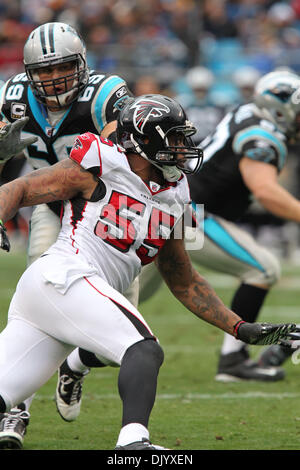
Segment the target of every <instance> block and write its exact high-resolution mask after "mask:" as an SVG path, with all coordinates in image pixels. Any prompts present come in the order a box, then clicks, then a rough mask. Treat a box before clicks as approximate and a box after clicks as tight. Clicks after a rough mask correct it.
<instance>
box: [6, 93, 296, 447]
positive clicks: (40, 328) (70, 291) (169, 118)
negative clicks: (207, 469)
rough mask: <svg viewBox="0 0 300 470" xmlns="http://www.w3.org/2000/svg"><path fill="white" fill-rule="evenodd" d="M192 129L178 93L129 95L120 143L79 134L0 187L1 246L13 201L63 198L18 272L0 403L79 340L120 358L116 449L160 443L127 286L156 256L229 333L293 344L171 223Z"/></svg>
mask: <svg viewBox="0 0 300 470" xmlns="http://www.w3.org/2000/svg"><path fill="white" fill-rule="evenodd" d="M195 132H196V129H195V128H194V127H193V126H192V125H191V123H190V122H189V121H187V119H186V115H185V112H184V111H183V109H182V108H181V106H180V105H179V104H178V103H177V102H176V101H174V100H173V99H171V98H168V97H165V96H162V95H145V96H141V97H138V98H135V99H129V100H128V101H127V103H126V104H125V106H124V108H123V110H121V112H120V115H119V118H118V126H117V135H118V142H119V143H120V144H121V146H122V147H119V146H117V145H114V144H113V143H112V142H111V141H109V140H107V139H104V138H101V137H99V136H96V135H95V134H93V133H90V132H88V133H85V134H83V135H81V136H79V137H78V138H77V139H76V141H75V145H74V147H73V149H72V150H71V153H70V157H69V158H67V159H65V160H63V161H61V162H59V163H57V164H55V165H53V166H51V167H50V168H45V169H40V170H37V171H36V172H33V173H30V174H29V175H27V176H24V177H21V178H17V179H16V180H14V181H12V182H10V183H8V184H6V185H4V186H2V187H1V188H0V219H1V224H0V247H1V248H2V249H4V250H7V251H9V240H8V238H7V236H6V233H5V229H4V225H3V224H4V223H5V222H6V221H7V220H9V219H11V217H13V216H14V214H15V213H16V211H17V210H18V209H19V208H20V207H23V206H31V205H36V204H42V203H51V202H55V201H59V200H64V201H66V202H65V210H64V215H63V219H62V227H61V230H60V233H59V235H58V238H57V241H56V242H55V243H54V244H53V245H52V246H51V247H50V248H49V249H48V250H47V251H46V252H45V253H44V254H43V255H42V256H41V257H40V258H38V259H37V260H36V261H35V262H34V263H32V264H31V265H30V266H29V268H27V270H26V271H25V273H24V274H23V275H22V277H21V279H20V280H19V283H18V285H17V288H16V291H15V294H14V296H13V298H12V301H11V304H10V308H9V314H8V320H9V321H8V323H7V326H6V328H5V329H4V330H3V331H2V333H1V334H0V350H1V351H2V353H3V355H4V356H5V357H6V361H5V362H4V363H3V362H2V363H1V367H0V412H2V413H5V412H6V411H7V410H11V408H12V407H13V406H15V405H16V404H18V403H20V402H22V400H24V399H25V398H26V397H28V396H30V395H31V394H32V393H34V392H35V391H36V390H37V389H38V388H39V387H41V386H42V385H43V384H44V383H45V382H46V381H47V380H48V379H49V378H50V377H51V376H52V374H53V373H54V372H55V370H56V369H57V368H58V367H59V365H60V364H61V363H62V362H63V361H64V360H65V359H66V358H67V356H68V354H69V353H70V351H71V350H72V349H73V348H74V347H75V346H80V347H82V348H84V349H86V350H88V351H91V352H92V353H95V354H97V355H98V356H99V357H101V358H102V360H103V362H104V363H107V364H111V365H118V366H120V371H119V379H118V390H119V393H120V397H121V400H122V404H123V417H122V428H121V430H120V433H119V436H118V439H117V442H116V446H115V449H116V450H156V449H158V450H159V449H163V447H161V446H157V445H153V444H151V442H150V436H149V431H148V421H149V416H150V413H151V410H152V407H153V404H154V401H155V395H156V385H157V376H158V373H159V368H160V366H161V364H162V362H163V351H162V348H161V346H160V345H159V342H158V340H157V338H156V337H155V336H154V334H153V332H152V331H151V329H150V327H149V325H148V324H147V323H146V321H145V320H144V319H143V317H142V315H141V314H140V312H139V311H138V310H137V309H136V308H135V307H134V306H133V305H132V304H131V303H130V302H129V301H128V300H127V299H126V298H125V297H124V296H123V295H122V293H123V292H125V291H126V290H127V288H128V287H129V286H130V285H131V284H132V282H133V280H134V279H135V277H136V276H137V275H138V274H139V272H140V269H141V266H143V265H147V264H149V263H151V262H153V261H154V260H155V261H156V264H157V266H158V268H159V270H160V272H161V274H162V276H163V278H164V279H165V281H166V283H167V284H168V286H169V288H170V290H171V292H172V293H173V294H174V295H175V296H176V298H177V299H178V300H180V301H181V302H182V304H183V305H184V306H185V307H186V308H187V309H189V310H190V311H191V312H193V313H194V314H195V315H196V316H198V317H199V318H201V319H203V320H205V321H207V322H209V323H211V324H213V325H215V326H217V327H218V328H221V329H222V330H224V331H225V332H226V333H227V334H230V335H232V337H233V338H238V339H241V340H243V341H245V342H246V343H250V344H272V343H278V342H280V341H287V342H288V343H289V344H291V341H290V338H291V337H292V338H293V333H294V332H296V336H297V327H296V325H293V324H282V325H272V324H259V323H255V324H251V323H247V322H245V321H243V320H242V319H241V318H240V317H239V316H238V315H236V314H235V313H234V312H233V311H231V310H229V309H228V308H227V307H226V306H225V305H224V304H223V303H222V302H221V300H220V299H219V298H218V297H217V296H216V294H215V293H214V291H213V290H212V289H211V287H210V286H209V285H208V283H207V282H206V281H205V280H204V279H203V278H202V277H201V276H200V274H199V273H198V272H197V271H196V270H195V269H193V267H192V265H191V262H190V259H189V257H188V255H187V252H186V251H185V247H184V240H183V236H182V234H183V231H181V237H179V236H178V233H179V230H180V225H179V224H181V223H182V218H183V216H184V213H185V211H186V209H187V207H188V205H189V203H190V195H189V186H188V182H187V178H186V173H192V172H193V171H197V168H198V167H199V165H200V163H201V158H202V151H201V150H200V149H199V148H197V147H194V146H193V144H192V141H191V136H192V135H193V134H194V133H195ZM124 149H125V150H124ZM162 227H163V229H162ZM175 232H176V234H177V236H175V235H174V233H175ZM37 299H39V301H38V305H39V308H36V305H37V304H36V302H37Z"/></svg>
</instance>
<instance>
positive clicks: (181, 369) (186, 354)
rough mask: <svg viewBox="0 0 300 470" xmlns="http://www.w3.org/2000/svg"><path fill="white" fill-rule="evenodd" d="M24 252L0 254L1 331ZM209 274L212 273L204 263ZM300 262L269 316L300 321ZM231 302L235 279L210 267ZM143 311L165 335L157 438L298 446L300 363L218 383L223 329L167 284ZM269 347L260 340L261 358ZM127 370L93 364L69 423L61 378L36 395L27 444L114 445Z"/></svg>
mask: <svg viewBox="0 0 300 470" xmlns="http://www.w3.org/2000/svg"><path fill="white" fill-rule="evenodd" d="M25 263H26V261H25V255H24V254H22V253H21V254H13V253H11V254H6V253H1V254H0V265H1V288H0V329H2V328H4V326H5V323H6V316H7V309H8V306H9V302H10V299H11V296H12V295H13V292H14V289H15V286H16V283H17V280H18V278H19V276H20V275H21V273H22V272H23V270H24V268H25ZM201 271H202V272H204V271H203V270H201ZM298 271H299V268H298V267H296V266H295V267H293V266H291V265H284V266H283V275H282V280H281V281H280V283H279V284H278V285H277V286H276V288H274V290H273V291H272V292H271V293H270V294H269V296H268V297H267V301H266V303H265V306H264V308H263V310H262V312H261V315H260V320H266V321H274V322H279V321H295V322H298V321H299V306H298V302H299V300H298V299H299V293H298V291H299V290H298ZM204 274H205V276H206V278H207V279H208V280H209V281H210V283H211V284H212V285H213V286H214V288H215V290H216V291H217V293H218V294H219V296H220V297H221V298H222V299H223V300H224V302H225V303H227V304H228V303H230V299H231V296H232V294H233V292H234V288H235V286H236V285H237V283H236V281H235V280H233V279H232V278H230V277H227V276H219V275H216V274H215V273H211V272H207V271H205V272H204ZM141 311H142V313H143V315H144V317H145V318H146V320H147V321H148V322H149V324H150V325H151V327H152V330H153V331H154V333H155V334H156V335H157V336H158V337H159V340H160V343H161V345H162V346H163V349H164V351H165V362H164V364H163V366H162V368H161V371H160V375H159V384H158V393H157V400H156V403H155V406H154V409H153V412H152V415H151V420H150V426H149V428H150V432H151V439H152V441H153V442H154V443H158V444H160V445H163V446H165V447H168V448H171V449H175V450H191V449H199V450H298V449H299V441H300V409H299V398H300V390H299V367H300V365H299V366H297V365H294V364H293V363H292V362H291V360H289V361H288V362H287V363H286V364H285V370H286V379H285V380H284V381H281V382H277V383H268V384H264V383H256V382H248V383H234V384H221V383H217V382H215V381H214V375H215V371H216V364H217V359H218V352H219V349H220V346H221V343H222V337H223V333H222V332H221V331H219V330H217V329H216V328H214V327H212V326H211V325H208V324H206V323H204V322H201V321H200V320H198V319H197V318H196V317H194V316H193V315H192V314H191V313H189V312H187V311H185V309H184V308H183V307H182V306H181V305H180V304H179V302H177V301H176V300H175V299H174V298H172V296H171V294H170V293H169V292H168V290H167V288H166V287H163V288H162V289H161V290H160V291H159V292H158V293H156V294H155V295H154V296H153V297H152V298H151V299H150V300H149V301H147V302H145V303H144V304H142V306H141ZM260 350H261V347H252V348H251V355H252V356H253V357H256V356H257V355H258V353H259V351H260ZM117 376H118V369H116V368H105V369H93V371H92V372H91V373H90V374H89V375H88V376H87V377H86V380H85V383H84V398H83V404H82V411H81V414H80V416H79V418H78V420H77V421H75V422H73V423H66V422H64V421H63V420H62V419H61V418H60V416H59V415H58V413H57V412H56V409H55V403H54V401H53V395H54V390H55V386H56V376H53V377H52V378H51V379H50V380H49V382H48V383H47V384H46V385H44V386H43V387H42V388H41V389H40V390H39V391H38V392H37V394H36V397H35V399H34V401H33V403H32V406H31V423H30V426H29V428H28V432H27V435H26V438H25V441H24V449H25V450H100V449H103V450H106V449H113V448H114V446H115V443H116V439H117V436H118V433H119V429H120V421H121V402H120V399H119V396H118V390H117Z"/></svg>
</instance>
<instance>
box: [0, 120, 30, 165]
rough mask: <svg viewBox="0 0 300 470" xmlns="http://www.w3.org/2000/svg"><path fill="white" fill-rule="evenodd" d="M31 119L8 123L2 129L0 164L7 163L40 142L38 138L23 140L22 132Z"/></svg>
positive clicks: (0, 131) (0, 132) (0, 133)
mask: <svg viewBox="0 0 300 470" xmlns="http://www.w3.org/2000/svg"><path fill="white" fill-rule="evenodd" d="M28 121H29V117H28V116H27V117H24V118H21V119H18V120H17V121H15V122H13V123H8V124H6V125H4V126H3V127H1V129H0V163H4V162H6V160H9V159H10V158H11V157H13V156H14V155H17V154H18V153H21V152H23V150H24V149H26V147H28V146H29V145H32V144H33V143H34V142H36V141H37V140H38V138H37V137H28V138H27V139H21V132H22V129H23V127H24V126H25V124H26V123H27V122H28Z"/></svg>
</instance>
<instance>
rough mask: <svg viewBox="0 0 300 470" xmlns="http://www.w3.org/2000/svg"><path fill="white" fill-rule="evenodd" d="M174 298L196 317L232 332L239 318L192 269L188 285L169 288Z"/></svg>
mask: <svg viewBox="0 0 300 470" xmlns="http://www.w3.org/2000/svg"><path fill="white" fill-rule="evenodd" d="M171 290H172V292H173V294H174V295H175V296H176V298H177V299H178V300H179V301H180V302H181V303H182V304H183V305H184V306H185V307H186V308H187V309H189V310H190V311H191V312H192V313H194V314H195V315H197V317H199V318H201V319H202V320H205V321H206V322H208V323H211V324H212V325H214V326H216V327H218V328H220V329H221V330H224V331H225V332H226V333H229V334H231V335H232V334H233V332H234V325H236V323H237V322H238V321H239V320H241V318H240V317H239V316H238V315H236V314H235V313H234V312H232V311H231V310H229V309H228V308H227V307H226V306H225V305H224V304H223V302H222V301H221V299H220V298H219V297H218V296H217V294H216V293H215V291H214V290H213V289H212V287H211V286H210V285H209V284H208V282H207V281H206V280H205V279H203V278H202V277H201V276H200V275H199V273H197V271H195V270H193V274H192V280H191V283H190V284H189V286H187V287H184V286H177V287H175V286H174V287H173V288H171Z"/></svg>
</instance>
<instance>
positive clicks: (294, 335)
mask: <svg viewBox="0 0 300 470" xmlns="http://www.w3.org/2000/svg"><path fill="white" fill-rule="evenodd" d="M234 336H235V337H236V338H237V339H240V340H241V341H243V342H244V343H247V344H257V345H261V344H281V345H283V346H286V347H293V340H297V339H298V340H299V339H300V328H299V327H298V326H297V325H295V324H294V323H284V324H280V325H278V324H277V325H273V324H272V323H247V322H244V321H242V320H240V321H239V322H237V323H236V324H235V326H234Z"/></svg>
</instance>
